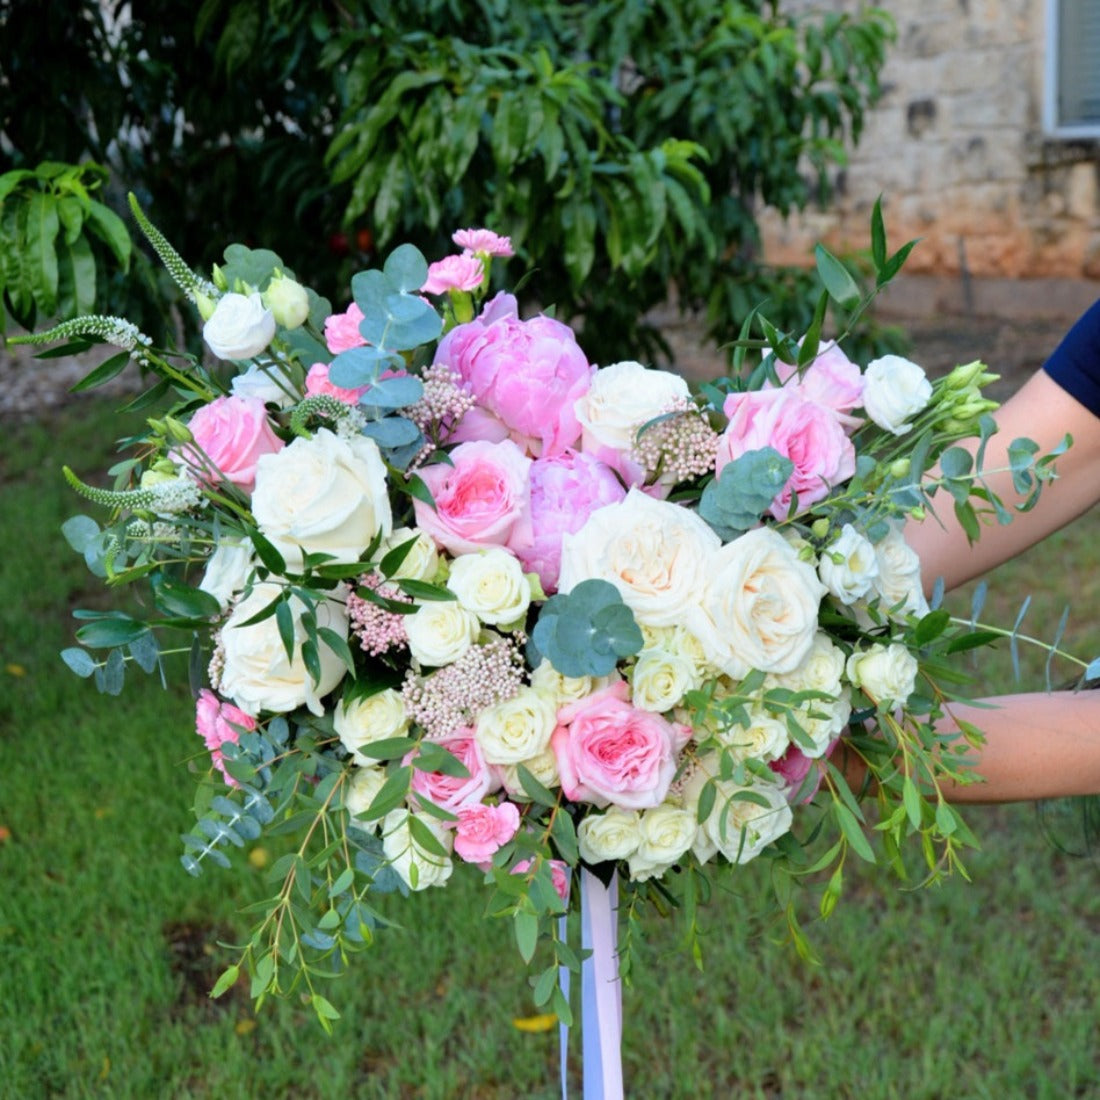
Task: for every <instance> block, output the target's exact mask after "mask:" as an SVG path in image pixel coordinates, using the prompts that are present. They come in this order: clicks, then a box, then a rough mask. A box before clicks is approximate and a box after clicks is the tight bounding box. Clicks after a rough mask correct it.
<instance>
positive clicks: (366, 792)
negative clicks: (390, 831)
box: [344, 764, 386, 833]
mask: <svg viewBox="0 0 1100 1100" xmlns="http://www.w3.org/2000/svg"><path fill="white" fill-rule="evenodd" d="M385 785H386V769H385V768H383V767H381V766H379V765H377V764H375V765H374V766H372V767H365V768H354V769H353V770H352V773H351V778H350V779H349V780H348V783H347V787H346V788H345V791H344V809H345V810H347V812H348V813H349V814H351V816H352V817H353V818H354V819H355V821H354V824H355V825H356V827H357V828H360V829H363V830H364V831H366V832H371V833H376V832H377V831H378V828H379V826H380V825H381V822H380V821H378V820H377V819H375V820H373V821H367V820H365V819H363V818H360V817H359V816H358V815H359V814H362V813H366V812H367V810H369V809H370V807H371V803H372V802H373V801H374V800H375V799H376V798H377V797H378V793H379V792H380V791H381V790H382V788H383V787H384V786H385Z"/></svg>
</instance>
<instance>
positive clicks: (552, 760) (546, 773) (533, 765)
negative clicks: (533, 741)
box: [497, 748, 561, 801]
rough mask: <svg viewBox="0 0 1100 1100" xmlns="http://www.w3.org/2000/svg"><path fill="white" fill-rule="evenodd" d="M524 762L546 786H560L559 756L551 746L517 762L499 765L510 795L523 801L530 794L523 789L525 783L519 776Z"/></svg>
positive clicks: (501, 776)
mask: <svg viewBox="0 0 1100 1100" xmlns="http://www.w3.org/2000/svg"><path fill="white" fill-rule="evenodd" d="M520 764H522V765H523V766H524V767H525V768H526V769H527V770H528V771H529V772H530V773H531V774H532V775H533V776H534V777H535V778H536V779H537V780H538V781H539V782H540V783H541V784H542V785H543V786H544V787H551V788H552V787H558V786H560V785H561V778H560V777H559V776H558V758H557V756H556V755H555V754H554V750H553V749H551V748H547V749H544V750H543V751H542V752H540V753H539V754H538V756H532V757H529V758H528V759H526V760H520V761H518V762H517V763H515V764H504V765H498V766H497V772H498V773H499V775H500V782H501V785H502V786H503V787H504V789H505V790H506V791H507V792H508V794H509V796H510V797H512V798H514V799H516V800H517V801H523V800H525V799H527V798H528V797H529V796H528V794H527V792H526V791H525V790H524V789H523V783H522V782H521V781H520V778H519V766H520Z"/></svg>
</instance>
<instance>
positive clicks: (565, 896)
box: [512, 859, 569, 905]
mask: <svg viewBox="0 0 1100 1100" xmlns="http://www.w3.org/2000/svg"><path fill="white" fill-rule="evenodd" d="M548 862H549V864H550V878H551V881H552V882H553V883H554V890H555V891H556V893H557V895H558V897H559V898H561V900H562V901H563V902H564V903H565V904H566V905H568V904H569V865H568V864H567V863H566V862H565V860H562V859H551V860H549V861H548ZM530 869H531V860H529V859H521V860H520V861H519V863H517V864H516V865H515V867H513V868H512V874H513V875H522V874H525V873H526V872H527V871H529V870H530Z"/></svg>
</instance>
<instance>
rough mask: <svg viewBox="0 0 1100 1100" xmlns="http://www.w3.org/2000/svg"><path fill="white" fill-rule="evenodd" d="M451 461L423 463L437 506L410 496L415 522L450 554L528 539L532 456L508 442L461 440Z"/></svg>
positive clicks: (422, 471) (517, 543) (422, 472)
mask: <svg viewBox="0 0 1100 1100" xmlns="http://www.w3.org/2000/svg"><path fill="white" fill-rule="evenodd" d="M450 458H451V462H452V463H453V465H447V464H446V463H439V464H437V465H431V466H422V467H421V468H420V471H419V473H420V476H421V478H423V480H424V483H425V484H426V485H427V486H428V489H429V490H430V491H431V494H432V497H433V498H434V500H435V508H434V509H433V508H432V507H431V506H430V505H428V504H425V503H423V502H422V501H419V500H414V501H413V508H414V510H415V512H416V525H417V527H419V528H420V530H421V531H424V532H425V533H426V534H428V535H431V536H432V538H434V539H435V541H436V542H437V543H439V545H440V546H442V547H444V548H445V549H447V550H449V551H450V552H451V553H452V554H468V553H470V552H472V551H474V550H480V549H482V548H483V547H487V546H504V547H507V548H508V549H513V548H514V547H515V546H523V545H529V544H530V542H531V484H530V470H531V459H529V458H528V457H527V456H526V455H525V454H523V452H522V451H521V450H520V449H519V448H518V447H517V446H516V445H515V444H514V443H513V442H512V441H511V440H507V439H506V440H504V442H502V443H483V442H474V443H460V444H459V445H458V446H457V447H455V449H454V450H453V451H452V452H451V455H450Z"/></svg>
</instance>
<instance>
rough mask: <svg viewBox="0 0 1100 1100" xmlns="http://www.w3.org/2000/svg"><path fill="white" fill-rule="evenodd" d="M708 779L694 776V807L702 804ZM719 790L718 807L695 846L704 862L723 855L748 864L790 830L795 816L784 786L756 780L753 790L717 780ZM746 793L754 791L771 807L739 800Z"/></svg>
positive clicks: (703, 827) (696, 840) (707, 820)
mask: <svg viewBox="0 0 1100 1100" xmlns="http://www.w3.org/2000/svg"><path fill="white" fill-rule="evenodd" d="M706 779H707V777H706V775H705V774H703V773H702V772H697V773H696V774H695V775H694V776H693V777H692V781H691V786H692V788H693V790H692V796H693V797H692V802H693V804H694V805H698V801H699V792H700V791H701V790H702V786H703V784H704V783H705V782H706ZM715 787H716V790H715V799H714V807H713V808H712V809H711V812H710V814H709V816H708V817H707V819H706V821H704V822H702V824H700V825H699V827H698V829H697V831H696V834H695V843H694V844H693V845H692V851H693V852H694V853H695V856H696V858H697V859H698V860H699V862H700V863H706V862H708V861H709V860H711V859H713V858H714V856H715V855H716V854H717V853H719V852H720V853H721V854H722V855H724V856H725V857H726V859H728V860H729V861H730V862H731V863H748V862H749V860H751V859H755V858H756V857H757V856H758V855H759V854H760V853H761V852H762V851H763V850H764V849H765V848H766V847H767V846H768V845H769V844H771V843H772V842H773V841H774V840H778V839H779V837H781V836H783V834H784V833H786V832H788V831H789V830H790V827H791V822H792V821H793V815H792V814H791V808H790V806H789V804H788V803H787V796H786V795H785V794H784V792H783V787H782V786H781V785H780V784H778V783H768V782H765V781H762V780H756V781H755V782H754V783H753V785H752V786H751V787H740V786H738V785H737V784H735V783H730V782H725V781H723V780H716V781H715ZM746 791H751V792H752V794H753V796H754V798H763V799H764V800H765V801H766V802H767V805H765V806H761V805H759V804H758V802H756V801H752V802H750V801H749V800H748V799H746V798H743V797H739V796H740V795H742V794H743V793H744V792H746Z"/></svg>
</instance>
